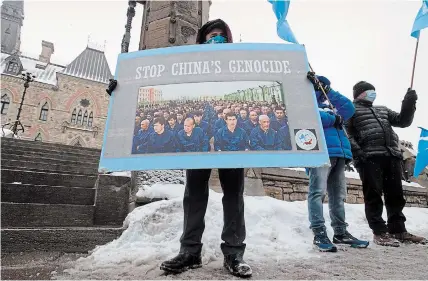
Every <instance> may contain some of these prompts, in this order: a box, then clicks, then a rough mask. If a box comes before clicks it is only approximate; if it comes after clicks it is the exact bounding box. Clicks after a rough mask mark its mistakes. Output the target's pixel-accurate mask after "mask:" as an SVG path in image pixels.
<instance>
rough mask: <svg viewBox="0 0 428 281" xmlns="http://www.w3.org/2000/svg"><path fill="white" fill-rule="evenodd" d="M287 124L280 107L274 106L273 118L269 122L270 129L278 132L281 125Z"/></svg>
mask: <svg viewBox="0 0 428 281" xmlns="http://www.w3.org/2000/svg"><path fill="white" fill-rule="evenodd" d="M284 126H288V119H287V116H286V115H285V111H284V109H283V108H282V107H276V108H275V118H273V119H272V120H271V122H270V127H271V129H274V130H275V131H277V132H278V130H279V129H280V128H281V127H284Z"/></svg>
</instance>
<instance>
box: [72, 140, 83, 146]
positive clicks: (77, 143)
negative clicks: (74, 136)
mask: <svg viewBox="0 0 428 281" xmlns="http://www.w3.org/2000/svg"><path fill="white" fill-rule="evenodd" d="M74 146H78V147H82V144H81V143H80V140H77V142H76V143H75V144H74Z"/></svg>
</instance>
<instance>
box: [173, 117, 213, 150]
mask: <svg viewBox="0 0 428 281" xmlns="http://www.w3.org/2000/svg"><path fill="white" fill-rule="evenodd" d="M177 148H178V149H177V152H198V151H199V152H202V151H204V152H207V151H208V140H207V138H206V137H205V133H204V132H203V131H202V129H201V128H199V127H195V120H193V119H192V118H187V119H186V120H184V129H183V130H181V131H180V132H178V135H177Z"/></svg>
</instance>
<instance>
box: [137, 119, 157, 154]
mask: <svg viewBox="0 0 428 281" xmlns="http://www.w3.org/2000/svg"><path fill="white" fill-rule="evenodd" d="M153 132H154V131H153V128H152V127H150V121H149V120H143V121H141V129H140V130H139V131H138V133H137V134H136V135H135V136H134V141H133V146H132V154H144V153H147V148H148V147H147V143H148V141H149V136H150V134H151V133H153Z"/></svg>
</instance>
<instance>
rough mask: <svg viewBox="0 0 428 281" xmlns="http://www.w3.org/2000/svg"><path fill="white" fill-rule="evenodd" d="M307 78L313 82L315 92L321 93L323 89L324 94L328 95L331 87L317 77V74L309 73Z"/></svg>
mask: <svg viewBox="0 0 428 281" xmlns="http://www.w3.org/2000/svg"><path fill="white" fill-rule="evenodd" d="M306 77H307V78H308V79H309V81H311V83H312V85H314V89H315V91H321V87H322V88H323V89H324V92H325V93H326V94H328V92H330V85H327V84H326V83H324V82H323V81H321V80H320V79H318V77H317V76H316V75H315V72H312V71H309V72H308V74H307V75H306Z"/></svg>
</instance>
